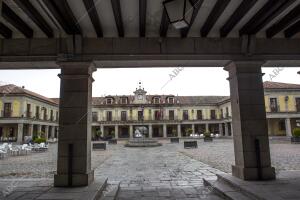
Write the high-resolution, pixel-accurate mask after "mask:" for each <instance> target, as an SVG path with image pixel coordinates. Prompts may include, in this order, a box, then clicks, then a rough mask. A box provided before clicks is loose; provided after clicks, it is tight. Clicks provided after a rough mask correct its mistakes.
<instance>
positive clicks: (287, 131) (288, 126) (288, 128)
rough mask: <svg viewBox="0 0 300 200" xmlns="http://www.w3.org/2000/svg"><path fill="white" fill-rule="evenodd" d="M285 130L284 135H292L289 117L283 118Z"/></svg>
mask: <svg viewBox="0 0 300 200" xmlns="http://www.w3.org/2000/svg"><path fill="white" fill-rule="evenodd" d="M285 132H286V136H288V137H292V128H291V119H290V118H286V119H285Z"/></svg>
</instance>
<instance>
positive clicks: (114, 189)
mask: <svg viewBox="0 0 300 200" xmlns="http://www.w3.org/2000/svg"><path fill="white" fill-rule="evenodd" d="M119 191H120V183H118V184H109V183H108V184H107V186H106V188H105V190H104V191H103V193H102V196H101V198H100V199H99V200H116V199H117V197H118V193H119Z"/></svg>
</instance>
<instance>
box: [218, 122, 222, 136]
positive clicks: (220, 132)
mask: <svg viewBox="0 0 300 200" xmlns="http://www.w3.org/2000/svg"><path fill="white" fill-rule="evenodd" d="M219 134H220V136H222V135H223V125H222V124H219Z"/></svg>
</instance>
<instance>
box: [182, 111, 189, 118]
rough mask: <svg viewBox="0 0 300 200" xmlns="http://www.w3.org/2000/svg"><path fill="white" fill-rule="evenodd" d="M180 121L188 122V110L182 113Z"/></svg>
mask: <svg viewBox="0 0 300 200" xmlns="http://www.w3.org/2000/svg"><path fill="white" fill-rule="evenodd" d="M182 119H183V120H189V111H188V110H184V111H183V113H182Z"/></svg>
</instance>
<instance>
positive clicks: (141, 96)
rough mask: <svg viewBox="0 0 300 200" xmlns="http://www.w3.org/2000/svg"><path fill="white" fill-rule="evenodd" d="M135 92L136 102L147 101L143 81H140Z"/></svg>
mask: <svg viewBox="0 0 300 200" xmlns="http://www.w3.org/2000/svg"><path fill="white" fill-rule="evenodd" d="M133 93H134V101H133V103H136V104H143V103H147V99H146V94H147V92H146V91H145V90H144V88H142V83H141V82H139V86H138V88H136V90H135V91H134V92H133Z"/></svg>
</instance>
